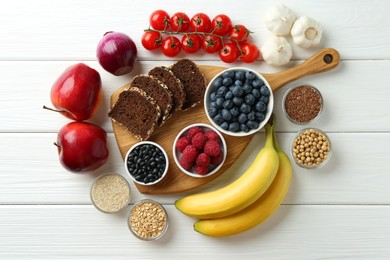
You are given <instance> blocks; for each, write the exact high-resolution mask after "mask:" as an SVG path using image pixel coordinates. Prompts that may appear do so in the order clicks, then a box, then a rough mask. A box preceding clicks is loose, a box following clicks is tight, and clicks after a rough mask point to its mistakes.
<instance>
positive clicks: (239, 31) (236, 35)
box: [230, 24, 250, 43]
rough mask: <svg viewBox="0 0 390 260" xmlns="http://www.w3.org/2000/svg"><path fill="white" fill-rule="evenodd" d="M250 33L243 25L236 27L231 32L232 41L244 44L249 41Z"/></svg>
mask: <svg viewBox="0 0 390 260" xmlns="http://www.w3.org/2000/svg"><path fill="white" fill-rule="evenodd" d="M249 35H250V31H249V30H248V29H247V28H246V27H245V26H244V25H242V24H237V25H235V26H234V27H233V28H232V30H231V32H230V39H231V40H235V41H239V42H240V43H244V42H246V41H247V40H248V38H249Z"/></svg>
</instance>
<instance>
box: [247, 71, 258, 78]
mask: <svg viewBox="0 0 390 260" xmlns="http://www.w3.org/2000/svg"><path fill="white" fill-rule="evenodd" d="M245 77H246V78H247V79H254V78H256V74H255V73H253V72H252V71H247V72H246V73H245Z"/></svg>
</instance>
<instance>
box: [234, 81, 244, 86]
mask: <svg viewBox="0 0 390 260" xmlns="http://www.w3.org/2000/svg"><path fill="white" fill-rule="evenodd" d="M234 85H236V86H242V81H241V80H236V81H234Z"/></svg>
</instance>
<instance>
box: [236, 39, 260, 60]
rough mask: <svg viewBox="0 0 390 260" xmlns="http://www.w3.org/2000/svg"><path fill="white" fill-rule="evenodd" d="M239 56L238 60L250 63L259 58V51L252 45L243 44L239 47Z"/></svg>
mask: <svg viewBox="0 0 390 260" xmlns="http://www.w3.org/2000/svg"><path fill="white" fill-rule="evenodd" d="M240 48H241V56H240V59H241V60H242V61H243V62H246V63H252V62H254V61H256V60H257V59H258V58H259V56H260V51H259V49H258V48H257V47H256V45H254V44H252V43H248V42H247V43H244V44H241V45H240Z"/></svg>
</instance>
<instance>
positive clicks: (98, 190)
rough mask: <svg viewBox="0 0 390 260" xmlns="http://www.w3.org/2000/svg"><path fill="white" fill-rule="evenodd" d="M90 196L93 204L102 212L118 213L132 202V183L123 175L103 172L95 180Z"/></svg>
mask: <svg viewBox="0 0 390 260" xmlns="http://www.w3.org/2000/svg"><path fill="white" fill-rule="evenodd" d="M90 197H91V201H92V203H93V205H94V206H95V207H96V208H97V209H98V210H100V211H101V212H103V213H108V214H113V213H118V212H119V211H121V210H123V209H124V208H126V207H127V206H128V205H129V203H130V200H131V190H130V185H129V183H128V181H127V180H126V179H125V178H124V177H123V176H122V175H119V174H116V173H106V174H102V175H100V176H99V177H97V178H96V179H95V181H94V182H93V184H92V186H91V190H90Z"/></svg>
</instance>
